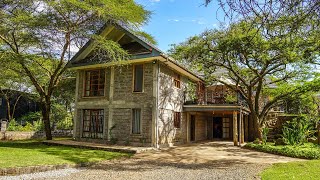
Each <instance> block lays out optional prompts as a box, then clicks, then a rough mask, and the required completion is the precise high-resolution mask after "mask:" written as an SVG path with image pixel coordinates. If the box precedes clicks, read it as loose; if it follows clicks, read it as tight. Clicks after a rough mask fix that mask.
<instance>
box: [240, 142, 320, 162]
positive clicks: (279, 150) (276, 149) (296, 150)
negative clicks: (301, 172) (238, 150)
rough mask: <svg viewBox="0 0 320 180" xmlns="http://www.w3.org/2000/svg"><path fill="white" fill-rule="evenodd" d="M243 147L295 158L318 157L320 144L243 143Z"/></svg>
mask: <svg viewBox="0 0 320 180" xmlns="http://www.w3.org/2000/svg"><path fill="white" fill-rule="evenodd" d="M245 147H247V148H251V149H255V150H259V151H262V152H268V153H273V154H279V155H284V156H290V157H295V158H305V159H320V146H319V145H316V144H312V143H306V144H304V145H300V146H291V145H285V146H275V145H274V143H267V144H254V143H248V144H246V145H245Z"/></svg>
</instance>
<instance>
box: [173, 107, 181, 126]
mask: <svg viewBox="0 0 320 180" xmlns="http://www.w3.org/2000/svg"><path fill="white" fill-rule="evenodd" d="M173 126H174V127H175V128H177V129H179V128H181V112H176V111H174V112H173Z"/></svg>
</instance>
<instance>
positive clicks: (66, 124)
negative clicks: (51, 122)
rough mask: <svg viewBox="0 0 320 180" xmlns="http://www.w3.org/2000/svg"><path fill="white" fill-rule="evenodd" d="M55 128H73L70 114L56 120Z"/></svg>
mask: <svg viewBox="0 0 320 180" xmlns="http://www.w3.org/2000/svg"><path fill="white" fill-rule="evenodd" d="M56 125H57V129H68V130H71V129H73V119H72V117H71V116H68V117H66V118H65V119H62V120H60V121H58V122H57V124H56Z"/></svg>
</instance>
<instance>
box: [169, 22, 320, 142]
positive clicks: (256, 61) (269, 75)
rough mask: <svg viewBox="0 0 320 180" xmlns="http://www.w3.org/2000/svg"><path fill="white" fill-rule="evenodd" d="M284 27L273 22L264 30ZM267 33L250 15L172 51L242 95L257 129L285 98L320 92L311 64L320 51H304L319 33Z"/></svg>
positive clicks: (177, 57)
mask: <svg viewBox="0 0 320 180" xmlns="http://www.w3.org/2000/svg"><path fill="white" fill-rule="evenodd" d="M285 31H286V29H285V28H283V27H278V26H274V27H272V28H271V29H270V31H268V33H270V34H278V33H279V32H285ZM265 33H266V32H265V31H263V30H262V29H261V28H260V26H259V25H257V24H255V23H254V18H248V19H245V20H240V21H237V22H236V23H232V24H229V25H228V26H225V27H221V28H219V29H213V30H206V31H205V32H203V33H201V34H199V35H196V36H193V37H190V38H189V39H187V40H186V41H185V42H182V43H180V44H178V45H174V46H173V48H172V49H171V50H170V54H171V56H172V57H174V58H176V59H183V60H184V61H186V62H188V63H189V67H193V69H194V70H196V71H198V72H201V73H203V74H204V76H205V78H206V80H207V81H208V82H209V83H212V82H213V81H216V82H219V83H221V84H224V85H225V86H226V87H228V88H230V89H231V90H233V91H235V92H237V93H240V94H241V96H242V97H243V98H244V99H245V100H246V101H247V102H246V103H247V104H248V105H249V106H248V107H249V109H250V111H251V115H252V117H253V118H252V119H253V121H256V122H254V125H255V126H257V127H255V128H256V129H259V128H261V126H262V125H263V124H264V121H265V120H266V118H265V117H266V115H267V114H268V111H269V110H270V109H271V108H272V107H273V106H275V105H278V103H281V102H282V100H283V99H285V98H286V97H288V96H290V95H291V94H297V95H298V94H300V95H301V94H304V93H306V92H310V91H313V92H317V91H319V90H320V76H319V73H318V72H317V70H316V69H317V68H314V63H319V51H315V50H312V51H309V50H308V49H314V46H315V45H314V44H313V43H311V42H313V41H314V38H319V37H315V36H314V35H310V34H306V33H305V32H304V30H303V29H299V30H297V32H296V33H295V34H290V35H288V36H283V37H281V38H279V37H277V36H267V37H266V36H265ZM221 77H225V78H226V79H229V80H232V83H234V84H236V85H237V86H231V85H230V83H229V81H227V80H223V79H221ZM235 87H241V88H235ZM266 97H268V98H266ZM262 102H263V103H262ZM260 135H261V134H259V136H258V135H257V134H255V136H256V137H259V138H260Z"/></svg>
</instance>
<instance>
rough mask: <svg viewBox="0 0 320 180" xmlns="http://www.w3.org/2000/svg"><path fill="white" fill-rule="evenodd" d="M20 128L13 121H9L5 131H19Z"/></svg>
mask: <svg viewBox="0 0 320 180" xmlns="http://www.w3.org/2000/svg"><path fill="white" fill-rule="evenodd" d="M21 128H22V126H21V125H20V124H18V123H17V122H16V120H15V119H11V121H10V122H9V124H8V128H7V131H20V129H21Z"/></svg>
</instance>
